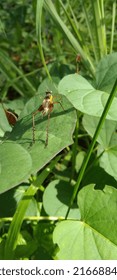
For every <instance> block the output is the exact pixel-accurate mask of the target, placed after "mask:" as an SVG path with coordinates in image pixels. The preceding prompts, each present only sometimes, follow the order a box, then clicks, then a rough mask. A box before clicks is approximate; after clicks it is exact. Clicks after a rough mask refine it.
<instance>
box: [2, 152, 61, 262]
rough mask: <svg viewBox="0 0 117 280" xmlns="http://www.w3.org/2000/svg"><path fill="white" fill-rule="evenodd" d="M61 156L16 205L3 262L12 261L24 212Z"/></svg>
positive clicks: (43, 172)
mask: <svg viewBox="0 0 117 280" xmlns="http://www.w3.org/2000/svg"><path fill="white" fill-rule="evenodd" d="M60 157H61V156H58V157H56V158H55V159H54V160H53V161H52V162H51V163H50V164H49V166H48V167H47V168H45V169H44V170H43V171H42V172H41V174H40V175H39V176H38V178H37V179H36V180H35V181H34V182H33V183H32V184H31V185H30V187H29V188H28V189H27V191H26V192H25V194H24V195H23V198H22V199H21V201H20V202H19V204H18V207H17V210H16V212H15V214H14V216H13V220H12V222H11V225H10V228H9V231H8V236H7V240H6V244H5V252H4V259H5V260H13V259H14V257H15V248H16V246H17V239H18V234H19V232H20V228H21V225H22V222H23V219H24V216H25V213H26V210H27V208H28V205H29V203H30V201H31V200H32V198H33V197H34V195H35V193H36V192H37V190H38V189H39V187H40V186H41V184H42V183H43V181H44V180H45V179H46V178H47V176H48V175H49V174H50V172H51V171H52V169H53V168H54V167H55V164H56V163H57V162H58V161H59V159H60Z"/></svg>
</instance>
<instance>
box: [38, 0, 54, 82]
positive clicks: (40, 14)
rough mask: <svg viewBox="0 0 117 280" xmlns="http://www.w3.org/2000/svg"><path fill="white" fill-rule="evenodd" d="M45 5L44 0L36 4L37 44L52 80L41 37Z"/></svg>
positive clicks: (39, 0)
mask: <svg viewBox="0 0 117 280" xmlns="http://www.w3.org/2000/svg"><path fill="white" fill-rule="evenodd" d="M43 5H44V0H37V6H36V35H37V45H38V48H39V52H40V56H41V60H42V63H43V65H44V68H45V71H46V73H47V75H48V78H49V79H50V80H52V78H51V76H50V73H49V71H48V67H47V65H46V61H45V57H44V53H43V48H42V37H41V32H42V25H41V17H42V8H43Z"/></svg>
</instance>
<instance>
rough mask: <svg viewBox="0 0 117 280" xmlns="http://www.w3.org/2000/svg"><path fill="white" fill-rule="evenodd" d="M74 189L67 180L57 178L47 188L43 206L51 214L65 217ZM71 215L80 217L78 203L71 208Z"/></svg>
mask: <svg viewBox="0 0 117 280" xmlns="http://www.w3.org/2000/svg"><path fill="white" fill-rule="evenodd" d="M72 193H73V189H72V188H71V187H70V185H69V184H68V183H67V182H64V181H59V180H55V181H53V182H51V183H50V184H49V185H48V187H47V188H46V189H45V192H44V195H43V206H44V209H45V211H46V213H47V214H48V215H50V216H57V217H65V214H66V212H67V208H68V205H69V201H70V197H71V196H72ZM69 217H71V218H79V217H80V214H79V210H78V208H77V205H76V203H74V205H73V207H72V208H71V210H70V213H69Z"/></svg>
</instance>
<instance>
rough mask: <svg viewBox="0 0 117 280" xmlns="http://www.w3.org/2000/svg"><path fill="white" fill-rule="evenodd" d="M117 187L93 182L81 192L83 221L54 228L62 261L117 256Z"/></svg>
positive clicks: (62, 224) (59, 257) (55, 240)
mask: <svg viewBox="0 0 117 280" xmlns="http://www.w3.org/2000/svg"><path fill="white" fill-rule="evenodd" d="M116 201H117V190H116V189H114V188H112V187H110V186H106V187H105V188H104V190H103V191H101V190H95V189H94V186H93V185H89V186H86V187H84V188H83V189H82V190H81V191H80V192H79V194H78V205H79V208H80V211H81V221H64V222H60V223H59V224H58V226H57V227H56V228H55V231H54V236H53V239H54V242H55V243H57V244H58V246H59V250H58V253H57V258H58V259H60V260H82V259H83V260H87V259H88V260H90V259H94V260H100V259H102V260H116V259H117V238H116V237H117V216H116V211H117V203H116Z"/></svg>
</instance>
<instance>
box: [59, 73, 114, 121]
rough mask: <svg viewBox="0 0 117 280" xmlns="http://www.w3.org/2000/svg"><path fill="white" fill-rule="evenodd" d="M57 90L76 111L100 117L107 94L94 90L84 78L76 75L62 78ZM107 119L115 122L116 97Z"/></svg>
mask: <svg viewBox="0 0 117 280" xmlns="http://www.w3.org/2000/svg"><path fill="white" fill-rule="evenodd" d="M58 90H59V92H60V93H61V94H63V95H65V96H66V97H67V98H68V100H69V101H70V102H71V104H72V105H73V106H74V107H75V108H76V109H78V110H80V111H81V112H83V113H86V114H88V115H91V116H96V117H100V116H101V114H102V112H103V110H104V107H105V104H106V102H107V99H108V97H109V95H108V93H106V92H103V91H100V90H96V89H94V88H93V86H92V85H91V84H90V83H89V82H88V81H87V80H86V79H85V78H83V77H82V76H80V75H78V74H71V75H68V76H66V77H64V78H63V79H62V80H61V81H60V83H59V86H58ZM107 119H110V120H117V98H116V97H115V98H114V99H113V103H112V105H111V108H110V110H109V112H108V114H107Z"/></svg>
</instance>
